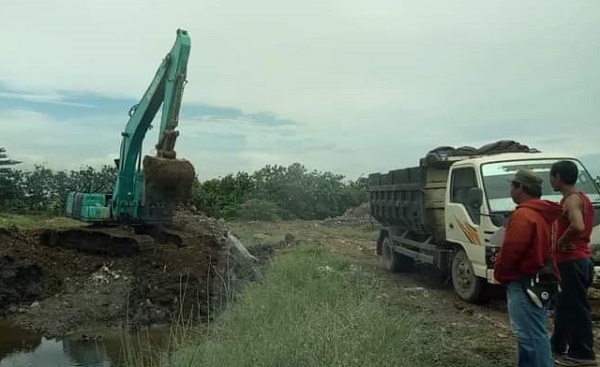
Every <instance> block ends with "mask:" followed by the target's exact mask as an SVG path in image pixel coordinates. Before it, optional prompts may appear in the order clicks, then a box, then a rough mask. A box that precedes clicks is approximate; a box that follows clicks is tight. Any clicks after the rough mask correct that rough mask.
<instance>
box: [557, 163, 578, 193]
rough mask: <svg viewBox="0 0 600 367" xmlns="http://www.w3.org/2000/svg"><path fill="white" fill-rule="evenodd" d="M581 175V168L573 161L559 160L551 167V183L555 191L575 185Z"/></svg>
mask: <svg viewBox="0 0 600 367" xmlns="http://www.w3.org/2000/svg"><path fill="white" fill-rule="evenodd" d="M577 177H579V169H577V165H576V164H575V163H573V162H572V161H558V162H556V163H554V164H553V165H552V167H550V185H552V188H553V189H554V190H555V191H561V190H563V189H564V188H566V187H570V186H574V185H575V183H576V182H577Z"/></svg>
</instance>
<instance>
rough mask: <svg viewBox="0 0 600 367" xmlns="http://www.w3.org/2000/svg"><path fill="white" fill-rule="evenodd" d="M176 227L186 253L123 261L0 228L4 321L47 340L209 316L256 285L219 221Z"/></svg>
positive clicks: (193, 220) (192, 217) (190, 220)
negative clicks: (238, 288) (239, 290)
mask: <svg viewBox="0 0 600 367" xmlns="http://www.w3.org/2000/svg"><path fill="white" fill-rule="evenodd" d="M176 224H177V225H178V226H179V229H182V230H184V231H185V232H186V233H187V234H188V235H189V236H188V237H187V238H186V240H185V242H184V244H183V245H184V246H183V247H178V246H176V245H174V244H161V245H158V246H156V247H155V249H154V250H152V251H145V252H143V253H141V254H139V255H136V256H132V257H124V258H116V257H109V256H103V255H90V254H85V253H81V252H76V251H75V250H68V249H62V248H55V247H46V246H42V245H40V242H39V235H40V231H18V230H16V229H10V230H9V229H0V316H1V317H3V318H4V319H5V320H6V321H8V322H10V323H13V324H15V325H17V326H19V327H22V328H25V329H28V330H32V331H36V332H39V333H42V334H44V335H46V336H48V337H51V336H55V337H56V336H65V335H68V334H71V333H75V332H82V331H85V330H91V329H98V328H105V327H121V326H128V327H130V328H133V329H135V328H139V327H143V326H149V325H157V324H168V323H170V322H172V321H174V320H175V321H176V320H177V319H180V320H184V321H188V320H189V319H190V318H193V319H206V318H207V317H210V315H211V314H213V313H216V312H218V311H219V309H220V308H221V306H222V305H223V304H224V299H225V297H226V296H227V294H226V288H224V287H223V285H224V284H227V286H229V287H230V286H231V285H235V284H236V282H243V281H249V280H252V279H251V278H252V277H253V276H256V271H257V264H256V263H257V262H258V261H253V260H252V259H250V258H249V257H248V256H243V254H242V253H241V252H240V251H239V249H238V248H237V247H236V246H235V245H234V244H233V243H232V241H231V239H230V238H229V239H228V236H227V234H228V228H227V227H226V226H225V225H224V224H223V223H221V222H218V221H216V220H213V219H211V218H207V217H205V216H203V215H202V214H200V213H192V212H188V211H184V212H179V213H178V215H177V217H176ZM263 253H264V251H263ZM263 253H261V254H260V255H261V256H262V255H268V253H264V254H263Z"/></svg>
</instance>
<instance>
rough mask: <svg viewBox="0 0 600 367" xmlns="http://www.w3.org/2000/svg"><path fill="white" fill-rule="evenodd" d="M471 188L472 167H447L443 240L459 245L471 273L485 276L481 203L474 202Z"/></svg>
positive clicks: (475, 185)
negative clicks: (448, 169)
mask: <svg viewBox="0 0 600 367" xmlns="http://www.w3.org/2000/svg"><path fill="white" fill-rule="evenodd" d="M473 188H479V184H478V180H477V173H476V172H475V168H474V167H457V168H454V169H452V170H451V176H450V187H449V189H448V192H447V197H448V199H447V200H446V211H445V222H446V239H447V240H448V241H450V242H454V243H459V244H461V245H462V246H463V248H464V249H465V251H466V253H467V256H468V257H469V259H470V260H471V262H472V265H473V271H474V273H475V274H476V275H477V276H482V277H485V276H486V265H485V247H484V246H483V238H482V235H481V233H480V222H481V204H479V205H474V201H473V197H474V195H473V190H471V189H473Z"/></svg>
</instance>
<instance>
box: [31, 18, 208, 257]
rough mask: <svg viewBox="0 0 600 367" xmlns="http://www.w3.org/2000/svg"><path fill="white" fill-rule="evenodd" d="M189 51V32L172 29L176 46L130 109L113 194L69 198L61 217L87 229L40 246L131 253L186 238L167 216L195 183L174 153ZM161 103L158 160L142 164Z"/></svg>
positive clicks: (55, 234) (50, 234) (50, 235)
mask: <svg viewBox="0 0 600 367" xmlns="http://www.w3.org/2000/svg"><path fill="white" fill-rule="evenodd" d="M190 48H191V40H190V36H189V34H188V32H187V31H185V30H182V29H178V30H177V37H176V40H175V44H174V45H173V47H172V48H171V50H170V52H169V53H168V54H167V55H166V57H165V58H164V59H163V60H162V63H161V64H160V66H159V68H158V70H157V71H156V74H155V76H154V79H153V80H152V82H151V83H150V85H149V87H148V89H147V90H146V92H145V93H144V95H143V96H142V98H141V99H140V101H139V103H138V104H136V105H135V106H133V107H132V108H131V110H130V111H129V120H128V122H127V125H126V127H125V130H124V131H123V132H122V133H121V137H122V138H121V147H120V153H119V158H118V159H116V160H115V164H116V166H117V170H118V174H117V178H116V182H115V184H114V187H113V190H112V192H110V193H97V192H87V193H81V192H71V193H69V194H68V195H67V199H66V205H65V214H66V216H67V217H70V218H74V219H77V220H79V221H82V222H84V223H85V225H83V226H80V227H74V228H63V229H55V230H46V231H44V232H43V233H42V234H41V241H42V243H43V244H44V245H48V246H61V247H66V248H73V249H77V250H81V251H85V252H93V253H106V254H112V255H131V254H135V253H137V252H139V251H140V250H143V249H145V248H148V247H152V246H153V245H154V244H155V243H157V242H159V243H163V242H167V241H172V242H175V243H177V244H181V242H182V241H183V238H182V236H185V234H184V233H180V232H178V230H177V229H176V228H173V227H172V226H171V224H172V219H173V213H174V210H175V209H176V207H177V206H178V205H180V204H182V203H186V202H189V200H190V199H191V195H192V185H193V182H194V180H195V178H196V173H195V170H194V167H193V165H192V164H191V163H190V162H189V161H187V160H185V159H179V158H177V155H176V152H175V150H174V148H175V141H176V139H177V137H178V136H179V131H178V130H176V128H177V125H178V122H179V111H180V108H181V101H182V96H183V89H184V86H185V83H186V82H187V80H186V76H187V64H188V59H189V55H190ZM161 105H162V114H161V119H160V128H159V131H158V135H159V136H158V143H157V144H156V146H155V148H156V155H155V156H150V155H146V156H144V157H143V159H142V143H143V141H144V138H145V136H146V133H147V132H148V131H149V130H150V129H152V125H151V123H152V121H153V120H154V118H155V116H156V114H157V112H158V110H159V109H160V107H161Z"/></svg>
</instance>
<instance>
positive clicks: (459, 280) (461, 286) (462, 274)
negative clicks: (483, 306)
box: [452, 248, 485, 303]
mask: <svg viewBox="0 0 600 367" xmlns="http://www.w3.org/2000/svg"><path fill="white" fill-rule="evenodd" d="M452 284H453V286H454V291H455V292H456V294H457V295H458V296H459V297H460V298H461V299H462V300H464V301H466V302H469V303H482V302H484V301H485V281H484V279H482V278H480V277H478V276H476V275H475V272H473V265H472V264H471V260H469V257H468V256H467V253H466V252H465V250H464V249H462V248H460V249H458V250H457V251H456V252H455V253H454V257H453V258H452Z"/></svg>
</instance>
